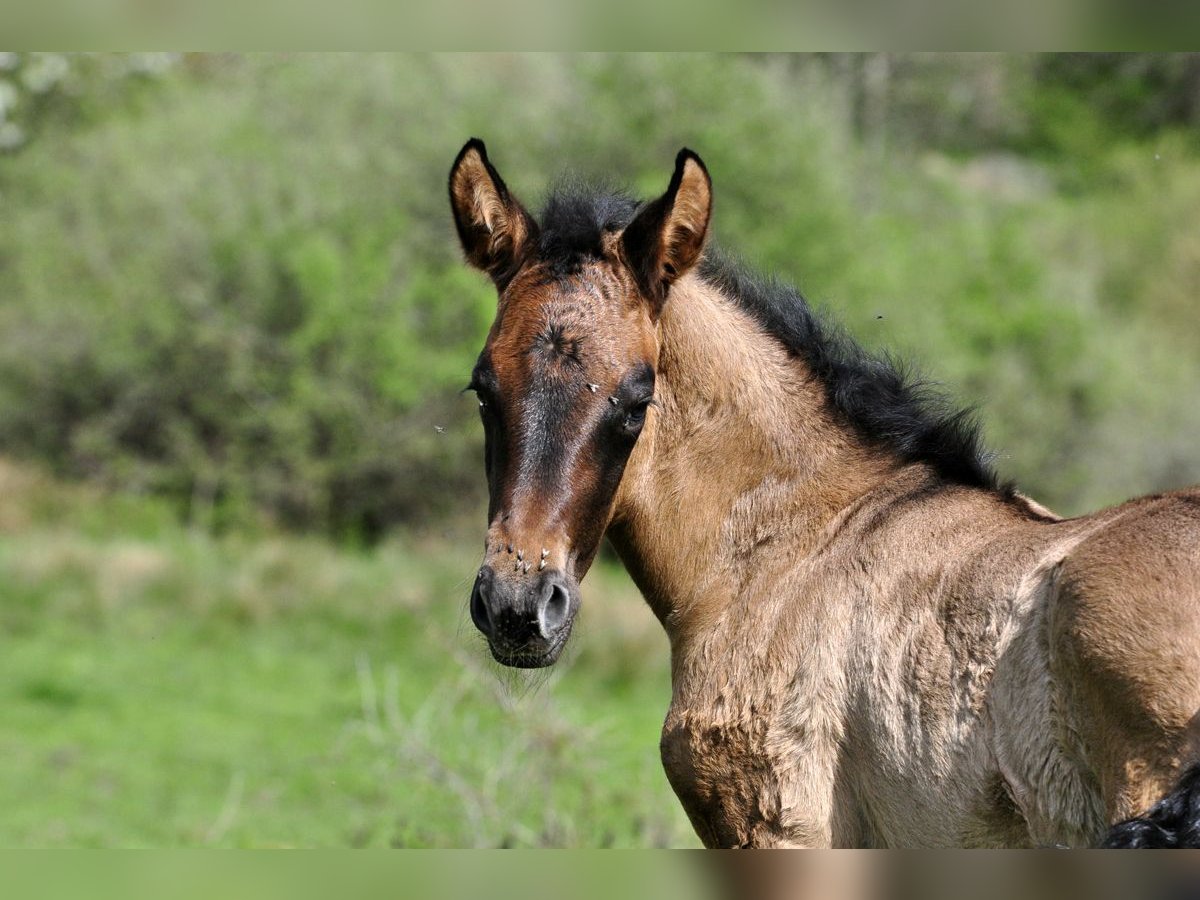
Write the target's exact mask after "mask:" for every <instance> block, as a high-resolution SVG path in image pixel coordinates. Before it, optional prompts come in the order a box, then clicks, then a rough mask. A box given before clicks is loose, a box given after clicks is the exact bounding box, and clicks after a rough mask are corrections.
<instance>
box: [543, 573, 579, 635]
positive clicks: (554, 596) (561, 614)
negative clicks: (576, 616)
mask: <svg viewBox="0 0 1200 900" xmlns="http://www.w3.org/2000/svg"><path fill="white" fill-rule="evenodd" d="M570 607H571V597H570V595H569V594H568V593H567V589H566V588H565V587H563V585H561V584H559V583H558V582H554V583H553V584H551V585H550V592H549V594H548V595H543V599H542V605H541V608H540V609H539V610H538V626H539V628H540V630H541V632H542V637H544V638H546V639H549V638H551V637H553V636H554V635H555V634H557V633H558V631H559V629H561V628H562V626H563V624H564V623H565V622H566V621H567V612H568V611H569V610H570Z"/></svg>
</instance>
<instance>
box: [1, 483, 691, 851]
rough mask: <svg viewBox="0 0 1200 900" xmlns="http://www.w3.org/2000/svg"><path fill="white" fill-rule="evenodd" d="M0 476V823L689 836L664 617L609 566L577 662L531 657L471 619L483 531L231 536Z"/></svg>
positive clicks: (135, 833) (126, 504) (227, 835)
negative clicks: (675, 766)
mask: <svg viewBox="0 0 1200 900" xmlns="http://www.w3.org/2000/svg"><path fill="white" fill-rule="evenodd" d="M0 485H2V486H3V489H4V490H3V503H2V504H0V505H2V506H3V513H2V514H0V515H2V516H3V518H0V523H2V524H0V635H2V636H0V755H2V757H3V758H4V760H5V763H6V764H5V767H4V774H3V776H0V806H2V807H3V809H4V810H5V814H4V815H3V816H0V844H3V845H5V846H100V847H112V846H179V845H216V846H257V847H263V846H484V847H489V846H490V847H497V846H543V845H550V846H604V845H616V846H655V845H658V846H661V845H668V846H669V845H692V844H694V842H695V839H694V837H693V836H692V834H691V830H690V828H689V827H688V825H687V823H686V819H685V818H684V817H683V813H682V812H681V811H680V809H679V807H678V804H677V802H676V801H675V799H674V797H673V795H672V794H671V792H670V789H669V787H668V786H667V784H666V780H665V777H664V776H663V774H662V771H661V766H660V764H659V761H658V753H657V737H658V728H659V724H660V722H661V718H662V715H663V713H664V712H665V709H666V705H667V702H668V700H669V696H670V692H669V680H668V674H667V653H666V644H665V640H664V639H663V638H662V636H661V635H660V634H659V632H658V626H657V623H655V622H654V621H653V618H652V616H651V615H650V613H649V611H648V610H646V609H645V608H644V605H643V604H641V601H640V600H639V599H638V598H637V596H636V594H635V593H634V591H633V589H632V587H631V586H629V584H628V582H627V580H626V579H625V578H624V576H623V575H621V574H620V573H617V572H613V571H605V570H601V571H599V572H597V573H596V575H597V577H596V578H595V579H589V583H588V584H587V585H586V586H585V587H586V588H590V590H587V592H586V599H585V607H584V612H583V613H582V621H581V626H582V627H581V628H580V633H579V634H578V635H576V638H575V640H576V647H575V648H574V650H573V653H572V654H571V658H570V659H569V660H568V661H567V662H566V665H565V667H563V668H561V669H556V670H554V671H553V672H549V673H543V674H541V675H523V676H522V675H516V674H515V673H509V672H508V670H500V669H499V667H497V666H496V665H495V664H494V663H492V662H491V661H490V658H488V657H487V655H486V650H485V648H484V647H483V645H482V643H481V641H480V640H479V639H478V636H477V635H476V633H475V631H474V629H473V628H472V627H471V626H470V623H469V621H468V620H467V618H466V616H465V612H464V610H465V599H466V592H467V587H468V584H469V575H470V574H472V573H473V572H474V561H473V559H472V553H473V546H474V542H473V541H472V542H470V547H471V549H464V548H462V547H459V546H455V545H454V544H453V543H448V542H446V541H443V540H441V539H439V540H436V541H432V540H426V541H416V540H413V539H408V538H397V539H395V540H392V541H390V542H387V543H385V544H383V545H382V546H380V547H378V548H376V549H371V550H341V549H338V548H336V547H333V546H331V545H329V544H327V543H324V542H322V541H320V540H317V539H311V538H296V537H285V536H280V535H277V534H268V535H263V536H260V537H257V538H254V539H245V538H240V537H237V536H228V537H223V538H220V539H217V538H212V537H209V536H205V535H200V534H195V533H192V532H189V531H188V530H186V529H184V528H182V527H179V526H176V525H172V524H170V520H169V518H168V519H165V520H162V521H157V519H156V515H155V513H154V511H153V508H152V504H150V503H146V502H143V503H138V502H136V501H134V500H130V499H128V498H125V499H114V498H110V497H106V496H104V495H102V494H100V493H99V492H97V491H94V490H91V489H83V488H76V487H70V488H67V487H63V486H62V485H58V484H56V483H54V482H52V481H50V480H48V479H46V478H44V477H42V476H40V475H37V474H36V473H34V472H33V471H32V470H30V469H26V468H16V467H14V466H11V465H8V464H0ZM77 519H78V520H81V521H85V522H88V523H90V524H88V525H87V526H86V527H85V526H82V525H80V524H77V522H76V520H77ZM156 521H157V524H156V525H153V527H151V523H154V522H156ZM593 581H594V582H595V583H592V582H593ZM610 626H611V628H610Z"/></svg>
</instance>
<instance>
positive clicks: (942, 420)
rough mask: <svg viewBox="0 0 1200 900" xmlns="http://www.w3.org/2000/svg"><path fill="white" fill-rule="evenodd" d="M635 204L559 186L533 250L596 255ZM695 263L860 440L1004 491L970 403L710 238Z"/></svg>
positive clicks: (571, 265)
mask: <svg viewBox="0 0 1200 900" xmlns="http://www.w3.org/2000/svg"><path fill="white" fill-rule="evenodd" d="M637 208H638V203H637V201H636V200H634V199H633V198H631V197H630V196H629V195H627V194H624V193H621V192H617V191H601V190H596V189H589V188H587V187H586V186H583V185H579V184H571V185H566V186H563V187H560V188H559V189H557V190H555V191H554V192H553V193H552V194H551V195H550V198H549V200H548V201H547V203H546V206H545V208H544V211H543V213H542V217H541V219H540V222H541V232H540V234H539V236H538V255H539V258H540V259H541V260H542V261H543V262H544V263H546V264H548V265H549V266H550V267H551V269H552V270H553V271H554V272H555V273H556V274H567V273H569V272H572V271H575V270H577V269H578V267H579V266H580V265H582V264H583V263H584V262H585V261H586V260H587V259H589V258H598V257H599V256H600V252H601V238H602V236H603V234H604V233H605V232H606V231H612V230H616V229H620V228H624V227H625V226H626V225H628V224H629V222H630V221H631V220H632V218H633V215H634V213H635V212H636V211H637ZM698 268H699V274H700V277H701V278H702V279H703V280H704V281H706V282H707V283H709V284H710V285H712V286H713V287H715V288H717V289H719V290H720V291H721V292H722V293H723V294H725V295H726V296H728V297H729V298H730V299H731V300H733V301H734V302H736V303H737V304H738V305H739V306H740V307H741V308H742V309H743V310H745V311H746V312H747V313H749V314H750V315H751V316H752V317H753V318H754V319H755V321H757V322H758V323H759V325H760V326H761V327H762V328H763V330H765V331H766V332H767V333H769V334H771V335H773V336H774V337H775V338H776V339H777V340H778V341H780V342H781V343H782V344H783V345H784V346H785V347H786V348H787V349H788V350H789V351H790V352H791V353H792V354H794V355H795V356H797V357H799V358H800V359H801V360H803V361H804V363H805V365H806V366H807V367H808V369H809V370H810V371H811V372H812V373H813V375H814V376H815V377H816V378H817V380H818V381H819V382H820V383H821V384H822V385H824V388H825V393H826V397H827V400H828V403H829V406H830V408H831V409H832V410H833V411H834V413H835V414H836V415H837V416H839V417H840V418H841V419H842V420H843V421H844V422H845V423H846V424H847V425H849V426H850V427H851V428H853V429H854V431H855V433H857V434H858V436H859V437H860V438H862V439H863V440H864V441H866V442H867V443H868V444H870V445H872V446H876V447H881V448H883V449H885V450H888V451H890V452H891V453H893V454H894V455H895V456H896V457H898V458H899V459H900V460H901V461H903V462H905V463H926V464H927V465H929V466H930V467H931V468H932V469H933V470H934V472H936V473H937V475H938V476H939V477H940V478H941V479H943V480H944V481H946V482H950V483H954V484H962V485H967V486H970V487H980V488H986V489H989V490H996V491H1000V492H1002V493H1004V494H1011V493H1012V488H1011V486H1010V485H1007V484H1002V483H1001V482H1000V480H999V478H998V477H997V475H996V473H995V471H994V470H993V468H992V466H991V462H990V458H989V457H990V455H989V454H988V453H987V452H986V451H985V450H984V448H983V445H982V440H981V438H980V430H979V424H978V422H977V421H976V419H975V416H974V413H973V411H972V410H971V409H961V408H959V407H957V406H955V405H954V404H953V403H952V402H951V401H950V400H949V399H948V398H947V397H946V396H945V395H944V394H942V393H941V392H939V391H938V390H936V389H935V388H934V387H933V386H932V385H930V384H929V383H928V382H924V381H921V380H919V379H917V378H914V377H913V375H912V373H911V372H910V371H909V370H908V369H907V368H906V367H905V366H903V365H901V364H899V363H898V362H897V361H896V360H894V359H892V358H891V357H888V356H876V355H874V354H871V353H869V352H868V351H866V350H865V349H863V348H862V347H861V346H859V345H858V344H857V343H856V342H855V341H854V340H853V339H852V338H851V337H849V336H848V335H847V334H845V333H844V332H843V331H842V330H841V329H840V328H839V327H837V326H836V325H831V324H829V323H828V322H825V321H822V319H821V318H820V317H818V315H817V314H816V313H815V312H814V311H813V310H812V308H811V307H810V306H809V305H808V303H807V301H806V300H805V299H804V297H803V296H802V295H801V294H800V292H799V291H798V290H796V289H795V288H793V287H791V286H789V285H786V284H783V283H781V282H779V281H777V280H775V279H764V278H761V277H759V276H756V275H753V274H751V273H749V272H747V271H746V270H745V269H743V268H742V267H741V266H739V265H738V264H737V263H735V262H733V261H732V260H731V259H729V258H728V257H726V256H725V255H724V254H722V253H721V252H720V251H718V250H715V249H714V248H713V247H712V245H711V243H710V245H709V249H708V250H707V251H706V252H705V255H704V258H703V259H702V260H701V262H700V265H699V267H698Z"/></svg>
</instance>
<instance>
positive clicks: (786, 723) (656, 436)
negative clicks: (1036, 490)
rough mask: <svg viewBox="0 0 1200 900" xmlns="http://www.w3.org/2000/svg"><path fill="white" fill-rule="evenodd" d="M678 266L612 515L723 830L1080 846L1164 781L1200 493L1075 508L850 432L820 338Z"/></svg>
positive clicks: (681, 784) (677, 761)
mask: <svg viewBox="0 0 1200 900" xmlns="http://www.w3.org/2000/svg"><path fill="white" fill-rule="evenodd" d="M674 291H677V292H680V293H682V294H686V295H687V296H686V300H684V299H679V300H675V299H673V300H672V304H673V305H672V306H668V307H667V311H666V312H664V315H663V317H662V319H661V321H660V342H661V343H660V369H659V373H660V374H659V381H658V386H657V388H656V396H657V402H658V405H659V408H660V413H659V415H657V416H656V417H655V418H654V420H653V422H652V424H651V425H650V426H649V427H648V429H647V432H646V433H645V434H643V436H642V438H641V440H640V441H639V445H638V447H637V448H635V450H634V452H633V455H632V457H631V459H630V462H629V466H628V468H627V469H626V473H625V477H624V479H623V481H622V487H621V489H620V491H619V492H618V497H617V506H616V510H615V514H614V520H613V524H612V526H610V535H611V536H612V537H613V539H614V542H615V543H616V546H617V547H618V549H619V551H620V553H621V555H622V557H623V558H624V559H625V561H626V562H627V564H628V566H629V568H630V570H631V572H632V573H633V574H634V577H635V579H636V580H637V582H638V584H639V587H641V589H642V591H643V592H644V594H645V596H646V597H647V599H648V600H649V602H650V604H651V606H652V608H653V609H654V611H655V613H656V614H657V616H658V617H659V619H660V620H661V621H662V623H663V625H664V627H665V628H666V630H667V633H668V635H669V636H670V638H671V648H672V680H673V698H672V703H671V709H670V712H669V713H668V715H667V720H666V724H665V726H664V729H663V740H662V753H663V762H664V765H665V766H666V770H667V774H668V776H669V778H670V780H671V784H672V785H673V786H674V788H675V790H676V792H677V793H678V794H679V796H680V798H681V800H682V801H683V804H684V806H685V808H686V809H687V811H688V814H689V815H690V816H691V818H692V821H693V823H694V824H695V826H696V829H697V831H698V832H699V833H700V835H701V837H702V839H703V840H704V841H705V843H706V844H709V845H714V846H730V845H733V846H747V845H749V846H764V845H780V844H784V845H786V844H799V845H803V846H829V845H833V846H889V845H903V846H936V845H946V844H957V845H976V846H1014V845H1017V846H1020V845H1027V844H1035V845H1037V844H1045V845H1049V844H1067V845H1076V846H1077V845H1086V844H1091V843H1094V842H1095V841H1096V840H1098V839H1099V838H1100V837H1102V836H1103V834H1104V832H1105V831H1106V830H1107V828H1108V825H1109V823H1110V822H1112V821H1115V820H1118V819H1121V818H1125V817H1127V816H1130V815H1133V814H1134V813H1135V812H1138V811H1141V810H1144V809H1145V808H1146V807H1148V806H1149V805H1150V803H1151V802H1152V801H1153V800H1154V799H1157V797H1159V796H1160V795H1161V794H1162V793H1164V792H1165V790H1166V789H1167V788H1168V787H1169V785H1170V783H1171V781H1173V780H1174V778H1175V777H1176V775H1177V768H1178V765H1179V763H1180V762H1181V760H1180V755H1181V744H1178V743H1177V744H1175V745H1172V746H1168V747H1165V748H1164V747H1158V746H1155V738H1154V737H1153V736H1154V735H1162V734H1174V735H1175V736H1176V737H1178V738H1182V737H1183V736H1184V735H1185V734H1186V732H1187V729H1188V727H1189V719H1190V718H1191V717H1192V716H1194V714H1195V712H1196V710H1197V709H1200V682H1198V681H1197V680H1196V679H1195V677H1194V676H1195V673H1197V672H1200V647H1198V646H1197V644H1196V642H1195V640H1194V637H1190V638H1187V639H1177V636H1178V635H1181V634H1182V635H1191V636H1194V635H1195V633H1196V631H1197V626H1198V625H1200V594H1198V592H1197V585H1198V584H1200V554H1198V551H1197V547H1200V492H1196V491H1193V492H1191V493H1187V492H1184V493H1179V494H1173V495H1166V496H1162V497H1158V498H1151V499H1144V500H1138V501H1134V502H1132V503H1129V504H1126V505H1124V506H1121V507H1118V508H1115V509H1110V510H1105V511H1103V512H1101V513H1097V514H1095V515H1092V516H1088V517H1085V518H1081V519H1073V520H1067V521H1060V520H1058V519H1057V518H1055V517H1053V516H1051V515H1049V514H1048V513H1046V512H1045V511H1044V510H1041V509H1040V508H1038V507H1036V506H1035V505H1034V504H1032V503H1029V502H1027V501H1025V500H1023V499H1022V498H1020V497H1011V498H1009V497H1005V496H1003V495H998V494H996V493H994V492H990V491H985V490H981V489H975V488H966V487H958V486H948V485H944V484H941V483H940V481H939V479H938V478H937V477H936V475H935V474H934V473H932V472H930V471H929V469H928V468H927V467H926V466H924V465H916V464H914V465H908V466H902V467H897V466H896V465H895V464H893V463H891V462H890V461H889V460H888V459H886V457H884V456H882V455H880V456H878V457H873V456H872V454H870V453H869V452H863V451H862V450H861V449H860V450H859V452H857V453H850V452H847V450H846V449H845V448H846V447H847V445H850V446H852V445H853V444H854V441H853V439H852V437H851V436H849V435H840V436H839V431H840V430H841V428H840V426H839V425H837V424H836V423H835V422H834V421H833V420H832V419H831V417H830V416H829V415H828V414H827V413H826V412H825V411H824V405H825V404H824V401H823V398H822V397H821V394H820V392H819V391H817V390H815V389H813V388H812V386H811V379H810V378H809V377H807V376H806V373H805V372H804V371H803V367H802V364H801V363H800V362H799V361H798V360H796V359H795V358H792V357H790V356H789V355H788V354H787V352H786V351H785V349H784V348H783V347H782V346H781V345H779V344H777V343H776V342H774V340H773V339H772V338H771V337H770V336H767V335H765V334H762V333H761V331H759V330H758V328H757V326H756V323H755V322H754V321H753V320H751V319H750V318H749V317H748V316H747V315H745V314H744V313H743V312H741V311H740V310H739V309H738V308H737V306H736V305H735V304H733V303H731V302H730V301H729V300H727V299H726V298H723V297H722V296H721V295H720V294H719V293H718V292H717V290H716V289H714V288H712V287H710V286H708V285H706V284H704V283H703V282H702V281H700V279H699V278H696V277H689V278H685V279H683V280H682V281H681V282H680V283H679V284H678V285H677V286H676V287H675V288H674ZM672 308H674V309H679V310H685V309H686V310H687V311H688V312H687V315H679V316H673V315H672V314H671V312H670V310H671V309H672ZM701 309H703V310H704V314H701V313H700V310H701ZM717 342H720V344H721V346H715V344H716V343H717ZM738 345H740V346H738ZM700 358H703V359H705V360H706V361H711V360H712V359H713V358H718V359H726V360H728V361H729V362H730V363H731V365H732V366H733V368H731V369H730V370H728V371H721V370H719V369H714V368H713V367H712V366H711V365H708V364H706V365H703V366H699V367H696V366H689V360H690V359H700ZM748 366H749V367H752V368H758V367H761V370H760V371H749V372H748V371H747V367H748ZM789 384H790V385H795V386H796V387H795V388H794V389H793V390H790V391H789V390H780V385H789ZM760 390H761V391H766V392H769V393H770V397H769V398H768V397H763V398H755V397H750V396H747V394H748V393H752V392H754V391H760ZM752 411H759V413H758V415H757V416H756V415H754V413H753V412H752ZM817 431H821V432H824V433H823V434H821V435H819V436H818V435H816V434H813V438H814V439H812V440H803V439H801V440H797V439H796V435H797V434H798V433H799V434H804V433H810V434H812V433H813V432H817ZM812 447H822V448H828V447H841V448H842V449H839V450H838V451H837V452H828V451H827V452H826V453H825V454H823V456H814V455H813V454H812V453H810V452H808V451H809V448H812ZM1139 551H1152V552H1153V554H1154V555H1153V556H1149V555H1147V556H1144V557H1143V558H1144V559H1146V563H1145V568H1143V567H1139V566H1129V565H1128V558H1129V556H1130V554H1131V553H1132V554H1137V553H1138V552H1139ZM1118 554H1119V555H1118ZM1117 648H1120V650H1121V652H1120V653H1119V654H1114V653H1113V651H1114V649H1117ZM1130 650H1132V651H1134V652H1133V653H1130V652H1129V651H1130ZM1139 651H1140V652H1139ZM1114 655H1115V656H1116V657H1117V658H1116V659H1113V656H1114ZM1085 672H1086V673H1087V674H1088V677H1089V679H1091V680H1089V681H1088V683H1089V684H1095V689H1094V690H1093V692H1092V696H1078V697H1076V696H1070V697H1068V696H1064V695H1063V693H1062V692H1063V691H1064V690H1066V688H1065V687H1064V686H1066V685H1070V684H1072V683H1079V681H1080V676H1081V675H1082V674H1084V673H1085ZM1189 676H1191V681H1190V682H1189V680H1188V677H1189ZM1100 678H1103V679H1105V685H1104V686H1103V687H1102V686H1101V685H1100V684H1098V683H1096V681H1095V680H1096V679H1100ZM1131 691H1142V692H1143V695H1144V694H1145V692H1147V691H1148V692H1149V695H1150V699H1152V701H1153V702H1152V703H1151V704H1149V709H1147V710H1142V711H1139V712H1138V713H1137V716H1139V717H1141V718H1138V717H1131V711H1130V710H1127V709H1124V708H1122V707H1121V706H1120V698H1121V697H1122V696H1124V695H1126V694H1128V693H1129V692H1131ZM1191 727H1192V729H1193V732H1194V730H1195V723H1194V722H1193V723H1192V725H1191ZM1192 738H1193V740H1194V739H1195V734H1194V733H1193V735H1192Z"/></svg>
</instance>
